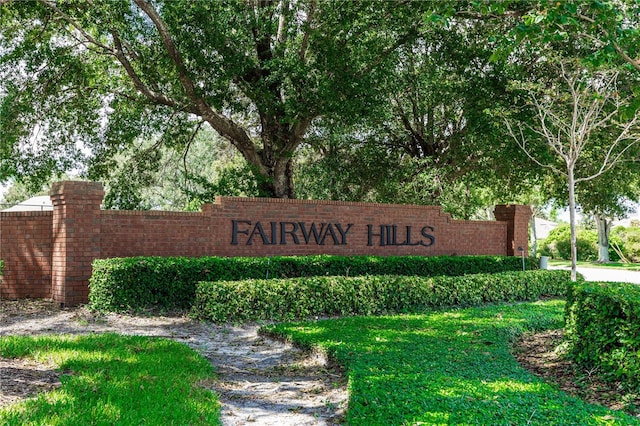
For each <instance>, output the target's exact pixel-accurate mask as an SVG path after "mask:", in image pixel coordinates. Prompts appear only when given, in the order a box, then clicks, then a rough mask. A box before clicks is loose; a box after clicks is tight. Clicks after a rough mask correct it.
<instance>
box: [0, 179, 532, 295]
mask: <svg viewBox="0 0 640 426" xmlns="http://www.w3.org/2000/svg"><path fill="white" fill-rule="evenodd" d="M50 195H51V199H52V202H53V205H54V211H53V214H52V213H51V212H44V213H41V212H37V213H31V212H24V213H0V257H1V258H2V259H4V260H5V263H6V268H5V274H4V280H3V283H2V287H1V290H2V294H0V296H1V297H11V298H18V297H52V298H54V299H55V300H57V301H60V302H61V303H64V304H67V305H75V304H78V303H84V302H86V300H87V296H88V287H87V283H88V278H89V276H90V275H91V262H92V260H93V259H95V258H109V257H125V256H143V255H144V256H206V255H212V256H272V255H309V254H319V253H325V254H339V255H363V254H370V255H382V256H389V255H423V256H434V255H471V254H484V255H520V252H519V251H518V247H522V248H523V249H524V250H525V255H526V249H527V243H528V240H527V235H528V234H527V230H528V221H529V217H530V214H531V211H530V209H529V207H527V206H516V205H508V206H497V207H496V211H495V216H496V218H497V219H498V220H497V221H457V220H452V219H451V217H450V216H449V215H448V214H445V213H443V212H442V209H441V208H440V207H433V206H408V205H389V204H372V203H348V202H335V201H307V200H281V199H262V198H239V197H219V198H218V199H217V200H216V203H215V204H213V205H211V204H209V205H204V206H203V208H202V211H201V212H196V213H183V212H157V211H116V210H100V203H101V201H102V197H103V195H104V193H103V191H102V186H101V185H100V184H98V183H94V182H59V183H57V184H54V185H53V187H52V190H51V194H50Z"/></svg>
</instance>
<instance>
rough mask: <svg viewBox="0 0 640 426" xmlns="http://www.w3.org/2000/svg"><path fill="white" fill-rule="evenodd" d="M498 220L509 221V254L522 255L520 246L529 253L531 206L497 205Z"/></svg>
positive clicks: (495, 213) (526, 253)
mask: <svg viewBox="0 0 640 426" xmlns="http://www.w3.org/2000/svg"><path fill="white" fill-rule="evenodd" d="M494 215H495V217H496V220H497V221H500V222H507V253H506V254H507V256H520V255H521V253H520V251H519V250H518V247H522V248H523V249H524V255H525V257H526V256H528V255H529V219H530V218H531V207H529V206H521V205H517V204H508V205H504V204H502V205H497V206H496V208H495V210H494Z"/></svg>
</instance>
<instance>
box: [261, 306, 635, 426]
mask: <svg viewBox="0 0 640 426" xmlns="http://www.w3.org/2000/svg"><path fill="white" fill-rule="evenodd" d="M563 309H564V302H562V301H546V302H536V303H523V304H516V305H501V306H493V307H485V308H472V309H464V310H454V311H442V312H434V313H429V314H424V315H399V316H385V317H351V318H341V319H333V320H323V321H317V322H305V323H289V324H279V325H273V326H268V327H265V329H264V331H265V332H267V333H271V334H275V335H280V336H284V337H286V338H288V339H290V340H292V341H294V342H296V343H298V344H300V345H302V346H305V347H309V348H311V347H314V348H319V349H321V350H324V351H326V352H327V353H328V354H329V355H330V356H331V357H332V358H333V359H334V360H336V361H337V362H338V363H339V364H341V365H343V366H344V367H345V368H346V371H347V375H348V380H349V392H350V397H349V408H348V412H347V421H348V424H349V425H350V426H354V425H367V426H370V425H433V424H445V425H446V424H455V425H465V424H467V425H472V424H474V425H527V424H533V425H603V424H624V425H632V424H640V419H636V418H633V417H631V416H628V415H625V414H624V413H621V412H615V411H611V410H609V409H607V408H604V407H601V406H596V405H590V404H587V403H586V402H584V401H582V400H580V399H577V398H573V397H571V396H569V395H567V394H565V393H564V392H561V391H559V390H558V389H557V388H556V387H554V386H552V385H549V384H546V383H544V382H543V381H542V380H540V379H538V378H536V377H535V376H533V375H531V374H530V373H529V372H527V371H526V370H524V369H523V368H521V367H520V365H519V364H518V363H517V362H516V361H515V359H514V358H513V356H512V355H511V354H510V352H509V351H510V344H511V342H512V341H513V339H514V338H515V337H516V336H518V335H519V334H520V333H522V332H523V331H525V330H541V329H553V328H561V327H562V325H563Z"/></svg>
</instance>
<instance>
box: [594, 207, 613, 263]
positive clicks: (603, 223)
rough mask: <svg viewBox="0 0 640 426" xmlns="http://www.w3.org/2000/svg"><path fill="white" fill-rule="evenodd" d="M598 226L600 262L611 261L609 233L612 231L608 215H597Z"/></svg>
mask: <svg viewBox="0 0 640 426" xmlns="http://www.w3.org/2000/svg"><path fill="white" fill-rule="evenodd" d="M595 220H596V225H597V227H598V262H599V263H607V262H609V233H610V232H611V222H610V221H608V220H607V218H606V217H604V216H600V215H598V214H596V215H595Z"/></svg>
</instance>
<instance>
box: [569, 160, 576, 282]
mask: <svg viewBox="0 0 640 426" xmlns="http://www.w3.org/2000/svg"><path fill="white" fill-rule="evenodd" d="M567 169H568V170H567V171H568V177H569V227H570V228H571V281H574V282H575V281H576V280H577V276H578V249H577V245H576V240H577V238H576V181H575V177H574V176H573V167H571V166H570V167H567Z"/></svg>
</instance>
